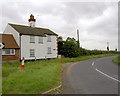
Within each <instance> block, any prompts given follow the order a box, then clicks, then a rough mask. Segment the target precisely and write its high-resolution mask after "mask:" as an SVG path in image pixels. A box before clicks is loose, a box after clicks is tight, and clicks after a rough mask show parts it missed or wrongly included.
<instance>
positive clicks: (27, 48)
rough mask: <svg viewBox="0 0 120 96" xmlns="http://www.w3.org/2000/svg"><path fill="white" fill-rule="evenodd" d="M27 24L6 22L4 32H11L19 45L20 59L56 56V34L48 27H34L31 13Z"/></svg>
mask: <svg viewBox="0 0 120 96" xmlns="http://www.w3.org/2000/svg"><path fill="white" fill-rule="evenodd" d="M28 21H29V26H24V25H16V24H10V23H8V25H7V27H6V28H5V31H4V34H12V35H13V37H14V39H15V40H16V42H17V44H18V46H19V47H20V60H22V57H24V58H25V60H33V59H46V58H57V56H58V35H57V34H56V33H54V32H52V31H51V30H49V29H45V28H39V27H35V21H36V20H35V19H34V16H33V15H32V14H31V15H30V19H29V20H28ZM9 42H10V41H9Z"/></svg>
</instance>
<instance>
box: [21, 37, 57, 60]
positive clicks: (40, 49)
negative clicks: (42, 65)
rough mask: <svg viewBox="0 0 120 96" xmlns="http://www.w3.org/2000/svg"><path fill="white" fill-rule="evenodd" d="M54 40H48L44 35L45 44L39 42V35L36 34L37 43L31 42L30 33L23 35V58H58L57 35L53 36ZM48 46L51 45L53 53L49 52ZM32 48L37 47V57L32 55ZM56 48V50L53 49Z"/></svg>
mask: <svg viewBox="0 0 120 96" xmlns="http://www.w3.org/2000/svg"><path fill="white" fill-rule="evenodd" d="M51 41H52V42H47V37H43V44H41V43H38V36H35V43H30V35H22V36H21V59H22V57H25V59H26V60H28V59H35V57H36V59H44V58H45V57H46V58H57V41H56V36H51ZM48 47H51V51H52V54H48V53H47V52H48ZM30 49H35V57H30ZM53 49H56V50H53Z"/></svg>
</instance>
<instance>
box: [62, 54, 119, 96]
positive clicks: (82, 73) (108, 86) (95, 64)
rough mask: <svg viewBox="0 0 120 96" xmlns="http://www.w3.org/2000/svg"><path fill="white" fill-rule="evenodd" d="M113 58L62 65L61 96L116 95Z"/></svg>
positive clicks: (115, 74)
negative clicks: (81, 95) (70, 95)
mask: <svg viewBox="0 0 120 96" xmlns="http://www.w3.org/2000/svg"><path fill="white" fill-rule="evenodd" d="M114 57H115V56H110V57H103V58H97V59H89V60H85V61H80V62H77V63H70V64H69V63H68V64H64V66H65V68H64V71H63V94H118V83H119V82H120V81H119V80H118V66H117V65H116V64H114V63H113V62H112V59H113V58H114Z"/></svg>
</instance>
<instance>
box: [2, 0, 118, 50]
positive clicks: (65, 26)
mask: <svg viewBox="0 0 120 96" xmlns="http://www.w3.org/2000/svg"><path fill="white" fill-rule="evenodd" d="M0 6H2V9H1V10H2V11H1V12H2V14H0V18H2V22H1V23H0V26H2V27H1V28H0V32H3V31H4V29H5V27H6V25H7V23H8V22H9V23H14V24H23V25H28V19H29V16H30V14H31V13H32V14H33V15H34V16H35V19H36V26H37V27H43V28H49V29H51V30H52V31H54V32H56V33H57V34H58V35H59V36H62V37H63V38H64V39H66V38H67V37H68V36H69V37H74V38H76V37H77V36H76V35H77V34H76V31H77V29H79V31H80V45H81V46H82V47H84V48H86V49H101V50H104V49H106V43H107V42H109V43H110V49H111V50H114V49H115V48H116V47H118V3H117V2H52V1H51V2H40V1H39V2H38V1H37V2H36V1H35V0H31V1H29V2H26V1H24V0H22V2H21V1H20V0H18V1H13V2H8V1H4V2H2V3H1V4H0ZM76 39H77V38H76Z"/></svg>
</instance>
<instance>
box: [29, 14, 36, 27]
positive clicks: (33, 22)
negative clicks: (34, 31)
mask: <svg viewBox="0 0 120 96" xmlns="http://www.w3.org/2000/svg"><path fill="white" fill-rule="evenodd" d="M28 22H29V25H30V27H35V22H36V19H34V16H33V15H32V14H31V15H30V19H28Z"/></svg>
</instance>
